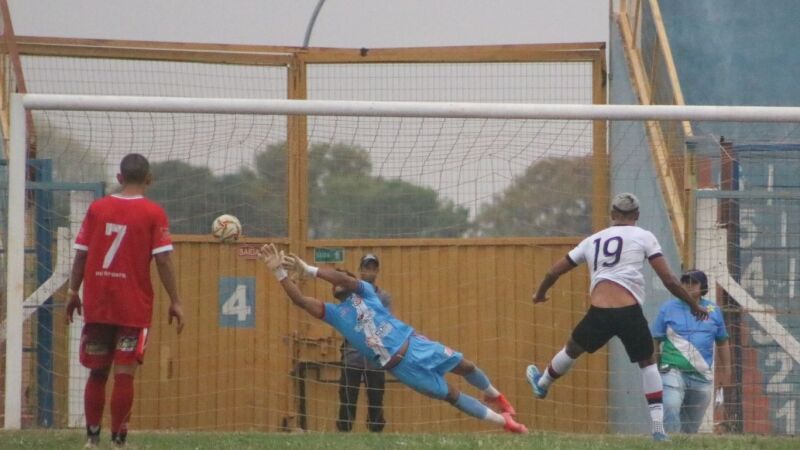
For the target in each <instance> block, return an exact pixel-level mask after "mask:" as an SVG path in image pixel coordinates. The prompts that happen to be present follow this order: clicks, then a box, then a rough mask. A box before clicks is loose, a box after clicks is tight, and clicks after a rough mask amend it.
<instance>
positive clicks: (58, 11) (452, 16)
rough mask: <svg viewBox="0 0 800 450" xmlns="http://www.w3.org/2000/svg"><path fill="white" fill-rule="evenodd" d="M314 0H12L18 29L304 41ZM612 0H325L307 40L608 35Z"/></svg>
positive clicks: (381, 42)
mask: <svg viewBox="0 0 800 450" xmlns="http://www.w3.org/2000/svg"><path fill="white" fill-rule="evenodd" d="M316 4H317V0H136V1H132V0H71V1H65V0H9V7H10V9H11V17H12V20H13V24H14V28H15V32H16V33H17V34H18V35H37V36H58V37H81V38H104V39H137V40H155V41H180V42H211V43H230V44H263V45H291V46H300V45H302V43H303V38H304V35H305V30H306V26H307V25H308V21H309V18H310V17H311V14H312V11H313V10H314V7H315V6H316ZM607 37H608V2H607V1H606V0H483V1H478V0H327V1H326V2H325V4H324V6H323V7H322V10H321V12H320V14H319V17H318V19H317V22H316V25H315V27H314V30H313V34H312V36H311V41H310V45H311V46H320V47H372V48H375V47H407V46H438V45H474V44H528V43H548V42H595V41H607Z"/></svg>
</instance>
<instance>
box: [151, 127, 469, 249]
mask: <svg viewBox="0 0 800 450" xmlns="http://www.w3.org/2000/svg"><path fill="white" fill-rule="evenodd" d="M308 158H309V163H308V171H309V173H308V180H309V201H310V205H309V206H310V217H309V233H310V235H311V237H314V238H326V237H327V238H353V237H359V238H369V237H411V236H413V237H432V236H440V237H456V236H462V235H463V234H464V233H465V232H466V231H467V230H468V229H469V220H468V211H467V209H466V208H463V207H460V206H458V205H455V204H454V203H453V202H451V201H447V200H443V199H440V198H439V196H438V194H437V193H436V191H434V190H432V189H429V188H425V187H421V186H416V185H413V184H411V183H408V182H405V181H402V180H394V179H393V180H386V179H383V178H381V177H375V176H373V175H371V171H372V164H371V162H370V159H369V153H368V152H367V151H366V150H365V149H363V148H361V147H358V146H353V145H347V144H313V145H312V146H311V148H310V150H309V155H308ZM286 164H287V150H286V144H285V143H280V144H273V145H269V146H267V148H266V149H265V150H264V151H262V152H259V153H258V154H256V156H255V158H254V168H255V170H251V169H250V168H242V169H241V170H239V171H238V172H236V173H233V174H227V175H223V176H215V175H214V174H213V173H212V171H211V169H209V168H207V167H197V166H192V165H190V164H188V163H186V162H183V161H166V162H159V163H154V164H152V168H153V173H154V174H155V176H156V179H157V182H156V183H155V184H154V185H153V187H152V188H151V190H150V192H149V196H150V197H151V198H153V199H154V200H156V201H159V202H160V203H161V204H162V205H164V207H165V209H166V210H167V213H168V214H169V216H170V219H171V221H172V229H173V232H175V233H207V232H208V229H209V227H210V225H211V221H212V220H213V219H214V217H216V216H217V215H219V214H223V213H230V214H233V215H235V216H237V217H239V219H240V220H241V222H242V227H243V228H244V230H243V232H244V234H246V235H251V236H286V234H287V229H286V225H287V217H288V213H287V177H286V173H287V170H286Z"/></svg>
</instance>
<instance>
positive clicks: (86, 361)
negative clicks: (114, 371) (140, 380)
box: [80, 323, 147, 369]
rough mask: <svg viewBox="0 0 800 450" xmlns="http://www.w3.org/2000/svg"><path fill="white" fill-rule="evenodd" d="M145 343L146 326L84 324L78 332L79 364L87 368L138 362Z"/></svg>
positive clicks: (141, 357) (142, 358)
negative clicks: (79, 341) (79, 333)
mask: <svg viewBox="0 0 800 450" xmlns="http://www.w3.org/2000/svg"><path fill="white" fill-rule="evenodd" d="M146 344H147V328H131V327H123V326H118V325H111V324H107V323H87V324H86V325H84V326H83V331H82V332H81V356H80V357H81V364H83V365H84V366H85V367H87V368H89V369H102V368H105V367H109V366H110V365H111V363H114V364H118V365H131V364H141V363H142V361H143V360H144V349H145V345H146Z"/></svg>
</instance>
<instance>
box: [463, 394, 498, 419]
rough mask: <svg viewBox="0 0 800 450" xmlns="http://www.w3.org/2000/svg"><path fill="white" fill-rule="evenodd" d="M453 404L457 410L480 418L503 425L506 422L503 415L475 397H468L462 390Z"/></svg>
mask: <svg viewBox="0 0 800 450" xmlns="http://www.w3.org/2000/svg"><path fill="white" fill-rule="evenodd" d="M454 406H455V407H456V408H458V409H459V411H462V412H464V413H465V414H469V415H470V416H472V417H476V418H478V419H481V420H486V421H489V422H492V423H496V424H498V425H505V423H506V419H504V418H503V416H501V415H500V414H498V413H496V412H494V411H492V410H491V409H490V408H489V407H487V406H486V405H484V404H483V403H481V402H480V401H479V400H478V399H476V398H475V397H470V396H469V395H467V394H465V393H463V392H461V393H459V395H458V400H456V402H455V404H454Z"/></svg>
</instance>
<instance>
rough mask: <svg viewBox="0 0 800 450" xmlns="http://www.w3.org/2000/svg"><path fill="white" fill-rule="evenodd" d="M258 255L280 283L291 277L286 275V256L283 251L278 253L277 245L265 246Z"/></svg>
mask: <svg viewBox="0 0 800 450" xmlns="http://www.w3.org/2000/svg"><path fill="white" fill-rule="evenodd" d="M258 254H259V256H260V257H261V259H263V260H264V263H266V264H267V268H268V269H269V270H271V271H272V274H273V275H275V278H276V279H277V280H278V281H281V280H283V279H284V278H286V277H287V276H289V274H287V273H286V269H284V268H283V264H284V260H285V259H286V256H284V254H283V250H281V251H280V252H278V249H276V248H275V244H264V245H263V246H262V247H261V249H260V250H259V251H258Z"/></svg>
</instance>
